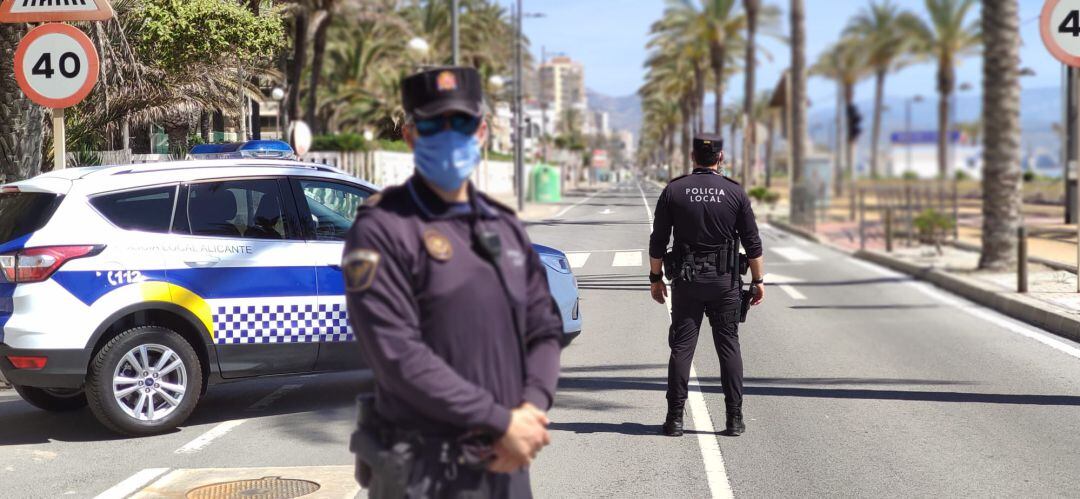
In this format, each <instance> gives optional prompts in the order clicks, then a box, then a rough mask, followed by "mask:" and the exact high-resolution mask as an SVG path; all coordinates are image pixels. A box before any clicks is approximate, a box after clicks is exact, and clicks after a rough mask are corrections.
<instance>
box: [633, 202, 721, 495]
mask: <svg viewBox="0 0 1080 499" xmlns="http://www.w3.org/2000/svg"><path fill="white" fill-rule="evenodd" d="M638 192H640V193H641V201H642V202H643V203H645V212H646V213H648V215H649V225H652V218H653V215H652V210H651V209H650V208H649V201H648V200H647V199H646V198H645V191H644V190H643V189H642V188H641V184H640V183H639V184H638ZM664 306H666V307H667V311H668V314H669V315H670V314H671V289H670V286H669V288H668V297H667V299H665V300H664ZM688 388H689V390H688V393H687V397H686V402H687V403H688V404H689V405H690V418H691V419H693V420H694V430H696V431H697V432H698V434H697V437H698V448H700V449H701V459H702V461H704V462H705V480H706V482H708V484H709V492H710V493H711V494H710V495H711V497H713V498H714V499H718V498H723V499H729V498H734V497H735V494H734V492H732V490H731V482H730V481H728V476H727V470H726V469H725V468H724V456H723V454H721V453H720V442H719V441H717V439H716V429H715V428H713V424H712V416H710V415H709V406H708V405H706V404H705V395H704V394H703V393H702V391H701V383H700V382H698V377H697V370H695V369H694V365H693V364H690V380H689V383H688Z"/></svg>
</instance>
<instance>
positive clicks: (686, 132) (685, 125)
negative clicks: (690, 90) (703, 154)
mask: <svg viewBox="0 0 1080 499" xmlns="http://www.w3.org/2000/svg"><path fill="white" fill-rule="evenodd" d="M680 107H681V110H682V142H681V144H680V145H681V147H682V150H683V153H682V155H681V157H682V158H683V167H682V168H681V170H682V173H690V171H691V169H693V165H692V164H691V163H692V162H693V159H692V158H691V157H690V150H691V148H692V147H693V146H692V145H691V136H690V128H691V127H692V126H693V124H692V122H693V119H694V117H693V115H692V112H691V109H690V108H691V107H692V106H691V105H690V97H683V99H682V103H681V105H680Z"/></svg>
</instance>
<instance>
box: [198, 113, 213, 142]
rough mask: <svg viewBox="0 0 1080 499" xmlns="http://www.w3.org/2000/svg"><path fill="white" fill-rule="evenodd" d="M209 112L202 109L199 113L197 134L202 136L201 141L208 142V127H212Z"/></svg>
mask: <svg viewBox="0 0 1080 499" xmlns="http://www.w3.org/2000/svg"><path fill="white" fill-rule="evenodd" d="M210 118H211V114H210V112H209V111H203V112H201V113H199V135H200V136H201V137H202V140H203V142H205V143H207V144H209V143H210V131H211V130H210V129H211V128H213V125H212V120H211V119H210Z"/></svg>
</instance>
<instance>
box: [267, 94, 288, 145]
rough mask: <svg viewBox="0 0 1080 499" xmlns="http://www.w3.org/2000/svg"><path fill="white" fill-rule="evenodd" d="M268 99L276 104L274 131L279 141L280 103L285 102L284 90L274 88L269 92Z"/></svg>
mask: <svg viewBox="0 0 1080 499" xmlns="http://www.w3.org/2000/svg"><path fill="white" fill-rule="evenodd" d="M270 98H271V99H274V102H277V114H276V115H275V116H274V129H275V131H276V132H277V136H278V139H279V140H280V139H281V135H282V134H281V102H282V101H283V100H285V89H284V88H281V87H274V89H273V90H271V91H270Z"/></svg>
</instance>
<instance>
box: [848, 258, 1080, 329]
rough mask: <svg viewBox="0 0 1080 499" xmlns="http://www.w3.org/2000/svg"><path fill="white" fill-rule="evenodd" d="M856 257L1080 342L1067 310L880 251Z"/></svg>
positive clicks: (1077, 323)
mask: <svg viewBox="0 0 1080 499" xmlns="http://www.w3.org/2000/svg"><path fill="white" fill-rule="evenodd" d="M854 256H855V257H856V258H860V259H862V260H866V261H868V262H872V263H876V264H878V265H881V266H883V267H887V268H890V269H892V270H895V271H897V272H901V273H904V274H908V275H910V276H912V277H914V278H916V279H919V280H921V281H926V282H929V283H931V284H933V285H935V286H937V287H939V288H942V289H944V290H946V291H949V292H951V293H954V294H957V295H959V296H962V297H964V298H967V299H968V300H971V301H973V302H975V303H978V304H979V305H982V306H984V307H987V308H990V309H993V310H996V311H998V312H1001V313H1003V314H1005V315H1007V316H1009V317H1012V318H1014V319H1017V320H1020V321H1023V322H1026V323H1028V324H1031V325H1033V326H1037V327H1040V328H1042V329H1045V330H1047V331H1049V332H1051V333H1054V334H1056V335H1058V336H1062V337H1065V338H1068V339H1070V340H1073V341H1080V318H1077V317H1074V316H1073V315H1072V314H1069V313H1067V312H1066V311H1065V310H1064V309H1058V308H1056V307H1054V306H1053V305H1050V304H1047V303H1045V302H1042V301H1039V300H1036V299H1034V298H1031V297H1028V296H1022V295H1019V294H1017V293H1014V292H1011V291H1008V290H1005V289H1002V288H1000V287H998V286H995V285H993V284H990V283H985V282H982V281H979V280H977V279H974V278H971V277H966V276H962V275H956V274H952V273H948V272H945V271H943V270H941V269H937V268H933V267H927V266H923V265H918V264H914V263H911V262H906V261H903V260H900V259H898V258H895V257H892V256H889V255H887V254H885V253H882V252H880V251H872V250H860V251H856V252H855V253H854Z"/></svg>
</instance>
